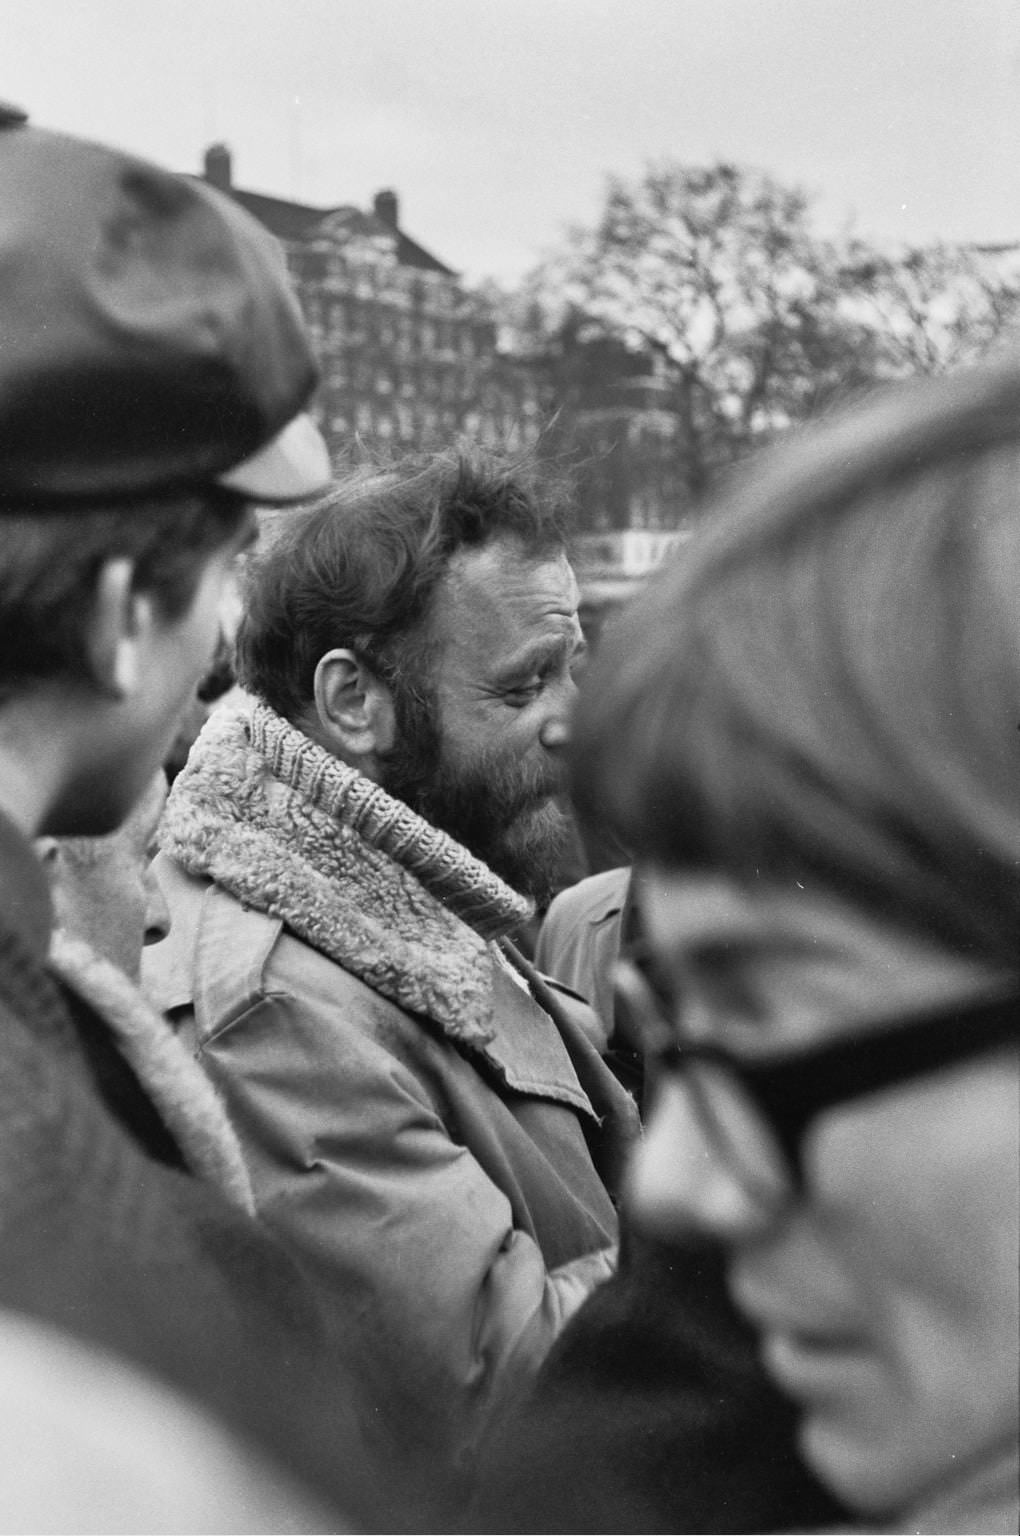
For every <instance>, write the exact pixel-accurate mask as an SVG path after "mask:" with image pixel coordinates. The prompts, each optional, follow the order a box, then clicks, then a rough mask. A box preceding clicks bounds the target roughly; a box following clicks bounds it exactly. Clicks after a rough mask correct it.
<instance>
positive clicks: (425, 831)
mask: <svg viewBox="0 0 1020 1536" xmlns="http://www.w3.org/2000/svg"><path fill="white" fill-rule="evenodd" d="M164 828H165V830H164V854H163V855H161V856H160V859H159V860H158V861H157V869H158V872H159V877H160V880H161V882H162V884H163V886H164V891H165V893H166V896H167V900H168V904H169V907H170V912H171V916H172V926H171V930H170V934H169V936H168V937H167V938H166V939H165V940H164V941H163V942H162V943H160V944H158V945H156V946H153V947H152V948H151V949H150V951H149V952H148V957H147V966H146V980H147V985H148V986H149V987H150V989H151V993H152V996H153V997H154V999H155V1000H156V1001H157V1002H158V1004H159V1005H160V1007H162V1008H164V1009H167V1010H169V1011H170V1013H171V1016H172V1017H173V1018H174V1019H175V1020H176V1021H177V1024H178V1027H179V1029H180V1030H181V1032H182V1034H183V1035H184V1036H185V1037H186V1038H187V1039H188V1040H189V1042H190V1044H191V1045H192V1047H193V1049H194V1050H195V1051H196V1053H197V1054H198V1058H199V1060H200V1061H201V1062H202V1063H203V1064H204V1065H205V1067H206V1069H207V1070H208V1072H209V1074H210V1076H211V1077H212V1078H213V1080H214V1082H215V1083H216V1085H217V1087H218V1088H219V1090H220V1092H221V1093H222V1095H223V1097H224V1098H225V1100H226V1102H227V1104H228V1107H229V1110H230V1113H231V1116H232V1119H233V1122H234V1125H235V1128H236V1130H237V1132H238V1135H239V1137H240V1140H241V1143H242V1147H243V1148H244V1150H245V1153H246V1155H247V1157H248V1159H249V1170H250V1173H251V1178H252V1184H253V1187H254V1191H255V1198H256V1202H257V1205H258V1207H259V1209H260V1211H261V1212H262V1214H263V1215H264V1216H265V1217H266V1218H267V1219H269V1220H270V1221H272V1222H273V1223H274V1224H275V1225H276V1226H277V1228H278V1229H279V1230H280V1231H282V1232H284V1233H285V1234H286V1235H287V1236H288V1237H289V1238H290V1239H291V1240H292V1241H293V1243H294V1245H295V1249H296V1250H297V1251H299V1252H300V1253H301V1254H302V1255H303V1256H304V1257H305V1258H306V1260H308V1261H310V1262H311V1263H312V1264H313V1265H314V1267H315V1269H316V1271H317V1273H318V1274H319V1276H320V1278H321V1280H322V1283H323V1284H324V1286H325V1287H326V1288H327V1289H328V1291H329V1293H330V1295H331V1296H332V1297H333V1298H334V1301H335V1304H336V1305H337V1306H338V1308H339V1309H340V1310H341V1311H342V1314H343V1316H344V1317H345V1318H346V1319H347V1320H348V1321H350V1320H351V1319H356V1320H357V1324H358V1326H357V1329H356V1332H357V1335H358V1337H359V1338H360V1341H361V1371H362V1373H363V1376H364V1379H365V1380H367V1381H370V1382H371V1383H372V1384H373V1386H374V1390H375V1393H376V1398H377V1401H378V1404H379V1412H380V1414H381V1415H383V1416H385V1417H387V1418H388V1419H389V1420H390V1421H391V1422H392V1423H393V1424H394V1425H395V1426H396V1429H395V1432H396V1433H397V1434H398V1435H399V1436H401V1437H409V1438H410V1439H411V1440H414V1441H416V1442H417V1443H418V1444H419V1445H420V1446H421V1447H422V1450H423V1454H430V1453H431V1450H432V1449H433V1448H434V1447H439V1448H440V1452H441V1453H442V1454H446V1452H447V1451H449V1452H450V1453H451V1454H452V1456H453V1458H454V1460H456V1461H461V1462H463V1463H464V1464H465V1465H466V1464H467V1463H468V1461H469V1460H470V1456H471V1453H472V1449H473V1447H474V1445H475V1443H476V1441H477V1439H478V1437H479V1435H480V1434H481V1433H482V1431H483V1429H484V1426H485V1424H486V1422H487V1421H488V1419H489V1418H490V1417H491V1415H492V1414H493V1412H494V1411H495V1409H496V1408H498V1407H499V1406H500V1405H503V1404H505V1403H506V1402H507V1401H508V1400H509V1399H510V1398H511V1397H512V1396H513V1395H514V1394H515V1393H516V1392H518V1391H519V1390H521V1388H522V1387H523V1386H524V1385H525V1384H526V1383H527V1382H529V1381H530V1379H531V1378H532V1376H533V1374H534V1372H535V1370H536V1369H537V1366H538V1364H539V1362H540V1360H541V1359H542V1357H543V1355H544V1354H545V1352H546V1350H547V1349H548V1347H549V1345H550V1343H551V1342H552V1340H553V1338H554V1337H555V1336H556V1334H557V1333H558V1331H559V1330H560V1328H561V1327H562V1326H563V1324H564V1322H565V1321H566V1319H567V1318H568V1317H569V1316H570V1315H571V1314H572V1313H573V1311H574V1310H575V1309H576V1308H577V1306H578V1305H579V1304H580V1302H581V1301H582V1300H583V1299H584V1298H585V1297H586V1296H587V1295H588V1294H589V1292H590V1291H591V1290H592V1288H593V1287H594V1286H595V1285H596V1284H598V1283H599V1282H600V1281H601V1280H602V1279H604V1278H606V1277H607V1276H608V1275H609V1274H610V1273H611V1271H612V1268H613V1265H614V1262H615V1250H614V1244H615V1240H616V1232H617V1227H616V1216H615V1211H614V1206H613V1202H612V1199H611V1198H610V1195H609V1193H608V1192H607V1189H606V1186H605V1183H604V1181H603V1178H602V1176H600V1173H599V1171H598V1168H599V1167H601V1168H602V1169H603V1171H604V1172H605V1173H606V1174H607V1176H611V1173H612V1170H613V1168H614V1166H616V1167H618V1164H619V1161H620V1158H621V1155H622V1152H623V1150H624V1148H625V1145H626V1143H627V1142H628V1140H629V1139H630V1138H631V1137H632V1136H633V1135H634V1134H635V1131H636V1117H635V1115H634V1111H633V1108H632V1105H631V1104H630V1102H629V1100H628V1099H627V1097H626V1095H625V1094H623V1093H622V1091H621V1090H620V1089H619V1088H618V1085H617V1084H616V1083H615V1081H614V1080H613V1078H612V1076H611V1074H609V1073H608V1072H607V1070H606V1069H605V1067H604V1065H603V1064H602V1062H601V1061H600V1059H599V1057H598V1055H597V1053H596V1052H595V1050H594V1049H593V1047H592V1046H591V1045H590V1044H589V1042H588V1040H587V1039H586V1038H585V1034H584V1029H583V1028H582V1027H580V1026H579V1025H578V1024H577V1023H576V1022H575V1021H574V1020H572V1019H571V1018H570V1017H569V1016H568V1013H567V1011H566V1009H567V1008H569V1007H573V1006H576V1005H575V1004H572V1003H569V1002H568V1001H567V1000H566V999H565V1007H564V1008H561V1007H560V1004H559V1003H558V1002H557V1001H556V1000H555V999H554V997H553V995H552V993H551V992H550V990H549V988H548V987H547V986H546V985H545V984H544V983H543V982H542V980H541V978H538V977H536V976H535V975H533V974H530V973H529V967H528V966H527V964H526V962H524V961H523V960H522V959H521V958H520V957H519V956H518V955H516V954H515V952H514V951H513V950H512V949H511V948H510V947H508V946H507V945H506V944H505V934H506V932H507V930H509V929H511V928H512V927H514V926H515V925H516V924H518V923H519V922H520V921H521V920H522V918H523V917H524V916H526V915H527V911H528V908H527V905H526V904H525V903H524V902H523V901H522V899H521V898H520V897H518V896H517V895H516V894H515V893H514V892H512V891H510V890H509V889H508V888H507V887H506V886H504V885H503V884H502V882H500V881H499V880H497V878H496V877H495V875H493V874H492V872H491V871H490V870H488V869H487V868H486V866H484V865H481V864H479V863H478V862H477V861H475V860H474V859H472V858H471V857H470V855H468V854H467V852H466V851H465V850H463V849H461V848H460V847H459V846H458V845H457V844H456V843H453V842H452V840H451V839H449V838H447V837H445V836H444V834H442V833H439V832H438V831H437V830H436V829H434V828H432V827H430V826H429V825H428V824H427V823H425V822H422V821H421V820H420V819H419V818H418V817H416V816H414V815H413V814H412V813H411V812H410V811H409V810H408V809H407V807H406V806H403V805H402V804H401V803H400V802H397V801H394V800H392V799H390V797H388V796H386V795H384V794H383V792H382V791H381V790H380V789H379V787H378V786H377V785H374V784H372V783H371V782H370V781H368V780H366V779H363V778H362V777H361V776H360V775H358V774H357V773H356V772H355V771H354V770H353V769H350V768H348V767H346V766H345V765H344V764H342V763H339V762H337V760H336V759H334V758H332V757H331V756H330V755H329V754H328V753H326V752H325V751H323V750H322V749H321V748H319V747H317V746H315V745H314V744H313V743H312V742H310V741H309V740H308V738H306V737H304V736H303V735H302V734H301V733H299V732H298V731H296V730H294V729H293V728H292V727H291V726H289V725H288V724H287V723H286V722H285V721H283V720H281V719H280V718H279V717H278V716H276V715H274V714H273V712H272V711H271V710H268V709H267V708H266V707H265V706H262V705H256V706H254V707H253V708H252V707H249V708H247V709H244V708H242V709H241V710H240V711H239V712H237V711H235V712H228V711H223V712H220V713H219V714H218V715H215V716H214V717H213V719H212V720H211V721H210V722H209V724H208V725H207V726H206V728H205V731H204V732H203V735H202V737H201V738H200V740H199V743H198V746H197V748H196V749H195V750H194V751H193V753H192V757H191V760H190V763H189V766H188V768H187V769H186V771H185V772H184V774H183V775H181V776H180V777H179V778H178V780H177V782H176V783H175V786H174V792H173V794H172V796H171V799H170V803H169V805H168V810H167V814H166V818H165V823H164ZM539 999H541V1001H539Z"/></svg>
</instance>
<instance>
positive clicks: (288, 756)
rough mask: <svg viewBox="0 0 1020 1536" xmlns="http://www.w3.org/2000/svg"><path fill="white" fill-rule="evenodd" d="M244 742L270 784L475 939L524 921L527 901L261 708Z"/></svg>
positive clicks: (255, 711) (399, 802) (373, 785)
mask: <svg viewBox="0 0 1020 1536" xmlns="http://www.w3.org/2000/svg"><path fill="white" fill-rule="evenodd" d="M249 735H250V739H251V744H252V746H253V747H254V748H255V750H256V752H258V753H260V754H261V756H262V757H263V758H264V760H265V763H266V766H267V767H268V768H269V771H270V772H271V773H272V774H273V776H274V778H277V779H279V780H280V781H281V783H283V784H289V785H290V786H291V788H292V789H296V790H297V791H298V792H299V793H300V794H301V796H302V797H303V798H304V799H305V800H306V801H307V802H308V803H309V804H310V805H313V806H315V807H316V808H317V809H318V810H320V811H324V812H325V813H326V815H327V816H329V817H331V818H332V819H333V820H334V821H336V822H339V823H342V824H343V825H345V826H347V827H349V828H350V829H351V831H352V832H356V833H357V834H358V836H359V837H361V838H364V840H365V842H366V843H368V844H369V845H370V846H371V847H373V848H377V849H378V850H379V852H380V853H385V854H386V855H387V857H388V858H391V859H393V860H395V862H396V863H398V864H401V865H402V866H403V867H404V869H407V870H410V871H411V873H412V874H414V875H415V876H416V877H417V878H418V879H419V880H420V881H421V883H422V885H424V886H425V888H426V889H427V890H429V891H431V892H432V894H433V896H437V897H438V898H439V900H440V901H441V902H443V903H444V905H445V906H447V907H448V908H449V909H450V911H451V912H456V914H457V916H458V917H461V918H463V919H464V921H465V922H466V923H469V924H470V926H471V927H472V928H473V929H474V930H475V932H476V933H479V934H481V936H482V938H486V939H488V938H499V937H501V936H502V935H504V934H507V933H510V932H512V931H513V930H514V929H515V928H519V927H520V925H521V924H522V923H523V922H526V921H527V919H528V918H529V917H530V916H531V913H532V911H533V907H532V904H531V903H530V902H529V901H528V900H527V898H526V897H524V896H520V895H518V893H517V892H516V891H514V890H511V888H510V886H508V885H506V884H505V883H504V881H502V880H500V878H499V876H498V875H494V874H493V872H492V870H491V869H489V867H488V865H486V864H483V863H482V862H481V861H480V860H479V859H476V858H474V857H472V855H471V854H470V853H468V851H467V849H466V848H464V847H462V846H461V844H460V843H457V842H454V840H453V838H452V837H448V836H447V834H446V833H445V832H440V831H439V829H438V828H437V827H434V826H432V825H431V823H430V822H427V821H425V820H424V819H423V818H422V817H421V816H417V815H416V814H415V813H414V811H412V810H411V808H410V807H409V806H407V805H405V804H404V802H403V801H402V800H396V799H394V797H393V796H392V795H388V794H387V793H386V791H385V790H384V789H382V788H380V786H379V785H378V784H376V783H373V781H372V780H371V779H366V778H365V776H364V774H361V773H359V772H358V771H357V769H356V768H351V767H349V766H348V765H347V764H346V763H343V762H341V761H340V759H339V758H336V757H333V756H332V754H331V753H329V752H327V751H326V750H325V748H324V747H320V746H319V745H318V744H317V743H316V742H314V741H310V740H309V738H308V737H307V736H305V735H304V734H303V733H302V732H301V731H298V730H296V729H295V728H294V726H292V725H290V724H289V723H288V721H286V720H284V719H283V718H282V717H281V716H280V715H278V714H276V712H275V711H274V710H272V709H270V708H269V706H268V704H262V703H256V704H255V706H254V708H253V709H252V713H251V723H250V727H249Z"/></svg>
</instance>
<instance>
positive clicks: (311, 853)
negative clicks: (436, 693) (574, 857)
mask: <svg viewBox="0 0 1020 1536" xmlns="http://www.w3.org/2000/svg"><path fill="white" fill-rule="evenodd" d="M161 842H162V846H163V849H164V852H166V853H167V854H168V855H169V856H170V857H171V858H173V859H175V860H176V861H177V862H178V863H179V864H180V865H181V866H182V867H183V868H184V869H185V870H187V871H188V872H189V873H190V874H192V875H197V876H205V877H207V878H209V879H211V880H213V881H215V882H216V884H217V885H219V886H220V887H222V889H224V890H225V891H228V892H229V893H230V894H231V895H232V896H234V897H235V898H236V899H237V900H238V901H240V902H241V903H243V904H244V905H246V906H249V907H254V908H255V909H256V910H257V911H259V912H263V913H266V914H268V915H269V916H271V917H276V918H278V919H280V920H281V921H282V922H283V923H285V924H286V926H287V927H288V928H289V929H290V930H291V931H292V932H293V933H295V934H296V935H297V936H298V937H299V938H300V939H303V940H304V942H305V943H306V944H310V945H311V946H312V947H313V948H315V949H317V950H319V951H320V952H321V953H322V954H324V955H326V956H328V957H329V958H330V959H332V960H334V961H336V963H337V964H338V965H341V966H342V967H343V968H344V969H345V970H347V971H350V972H352V973H353V974H354V975H355V976H358V977H360V979H361V980H362V981H364V982H366V983H367V985H368V986H370V987H371V988H372V989H373V990H374V991H376V992H379V993H381V994H382V995H383V996H384V997H387V998H389V999H390V1000H391V1001H393V1002H395V1003H397V1004H398V1005H399V1006H400V1007H402V1008H404V1009H406V1010H408V1011H410V1012H413V1013H420V1014H424V1015H426V1016H427V1017H429V1018H430V1019H432V1020H433V1021H434V1022H435V1023H436V1024H438V1025H439V1026H440V1027H441V1028H442V1029H443V1030H444V1031H445V1032H446V1033H447V1034H448V1035H449V1036H451V1037H452V1038H454V1039H458V1040H460V1041H463V1042H465V1043H474V1044H483V1043H484V1042H485V1040H487V1039H489V1038H491V1036H492V1033H493V1029H492V977H493V971H492V967H493V965H495V964H498V963H499V960H498V958H497V954H498V952H497V951H496V949H495V945H494V943H493V942H492V941H494V940H495V939H497V938H499V937H502V936H504V935H506V934H508V933H510V932H511V931H512V930H513V929H515V928H517V927H519V926H520V924H521V923H522V922H524V921H525V920H526V919H527V918H528V917H529V916H530V914H531V911H532V907H531V903H530V902H529V901H528V900H527V899H526V898H525V897H523V896H520V895H518V894H517V892H516V891H513V890H511V889H510V887H509V886H508V885H506V884H504V882H503V881H502V880H500V879H499V878H498V877H497V876H496V875H495V874H493V872H492V870H491V869H489V868H488V866H487V865H485V864H483V863H481V862H480V861H479V860H478V859H476V858H474V857H473V856H472V855H471V854H470V853H468V851H467V850H466V849H465V848H463V847H461V845H460V844H459V843H457V842H455V841H454V840H453V839H452V838H450V837H448V836H447V835H446V834H445V833H444V832H440V831H439V830H438V829H437V828H436V827H433V826H432V825H431V824H430V823H429V822H427V821H424V820H423V819H422V818H421V817H420V816H417V815H415V813H414V812H413V811H411V810H410V809H409V808H408V806H406V805H405V804H404V803H403V802H402V801H400V800H396V799H394V798H393V797H392V796H390V795H388V794H386V793H385V791H384V790H383V789H381V788H380V787H379V785H378V784H376V783H374V782H373V781H372V780H370V779H367V778H365V777H364V775H362V774H360V773H358V771H357V770H356V769H354V768H352V767H350V766H348V765H347V764H346V763H343V762H341V761H340V760H339V759H337V758H335V757H334V756H333V755H332V754H331V753H329V752H327V751H326V750H325V749H324V748H323V747H320V746H318V745H317V744H316V743H315V742H313V741H311V740H310V739H309V738H308V737H307V736H305V735H304V734H303V733H302V732H301V731H299V730H297V729H295V727H294V726H292V725H290V724H289V723H288V722H287V721H286V720H284V719H282V718H281V717H280V716H279V715H277V714H276V713H275V712H274V711H273V710H271V709H270V708H269V707H268V706H267V705H265V704H262V703H258V702H254V701H252V700H250V699H246V700H242V701H241V702H240V703H238V704H231V705H230V706H224V707H222V708H221V709H219V710H216V711H214V712H213V714H212V715H211V717H210V718H209V720H208V721H207V722H206V724H205V726H204V727H203V729H202V732H201V734H200V736H199V738H198V740H197V742H196V743H195V745H194V746H193V748H192V750H191V755H190V757H189V759H188V764H187V767H186V768H185V769H184V770H183V771H182V772H181V773H180V774H179V775H178V777H177V779H176V780H175V782H174V787H173V790H172V792H171V795H170V799H169V801H168V803H167V808H166V811H165V813H164V817H163V823H162V829H161Z"/></svg>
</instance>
